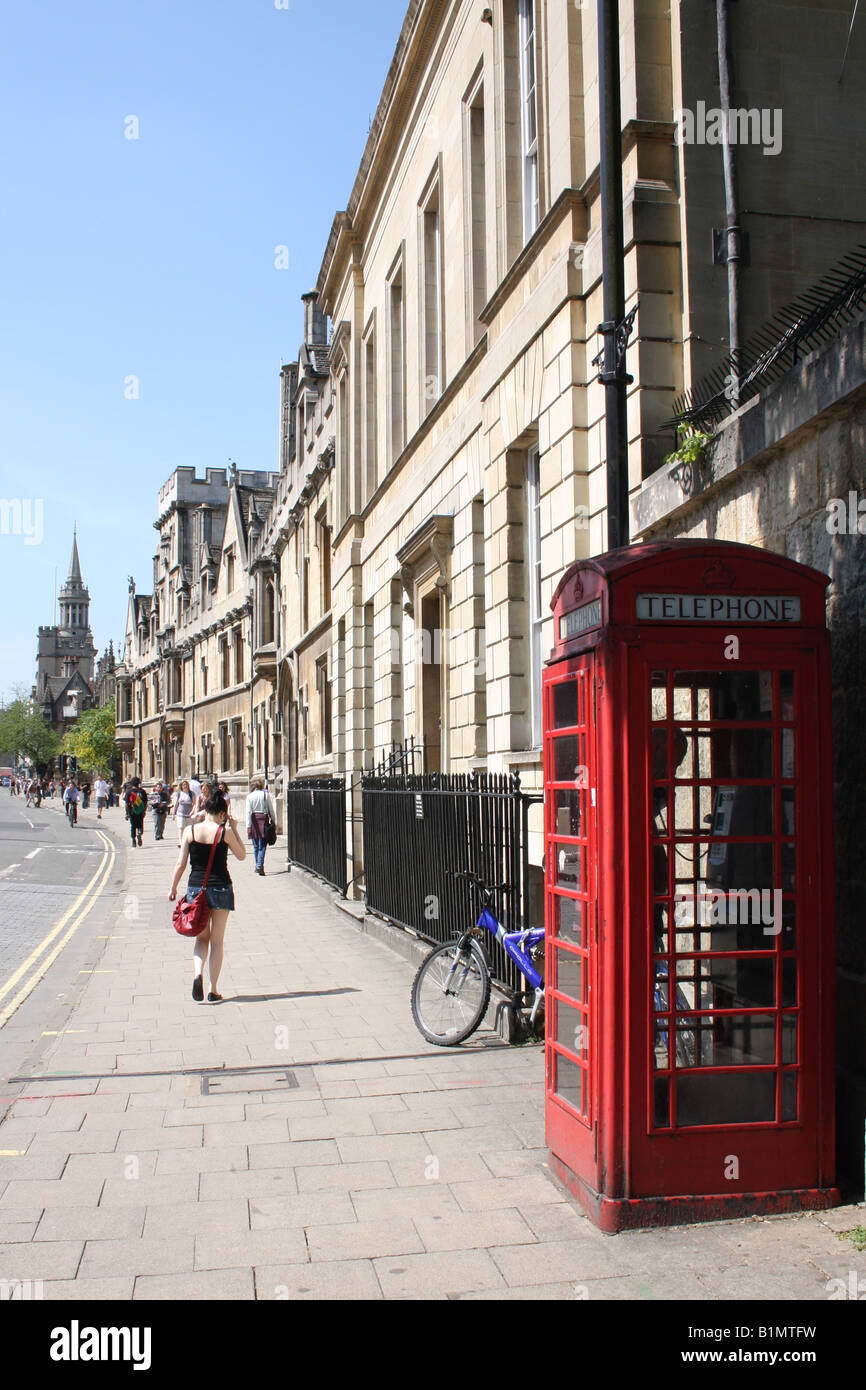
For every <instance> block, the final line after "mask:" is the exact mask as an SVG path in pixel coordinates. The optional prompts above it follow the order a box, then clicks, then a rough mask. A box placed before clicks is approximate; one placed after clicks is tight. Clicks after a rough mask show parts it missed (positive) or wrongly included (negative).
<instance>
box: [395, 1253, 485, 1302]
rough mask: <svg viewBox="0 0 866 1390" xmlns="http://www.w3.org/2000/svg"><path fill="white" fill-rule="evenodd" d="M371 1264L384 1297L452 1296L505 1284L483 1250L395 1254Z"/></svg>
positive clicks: (424, 1297)
mask: <svg viewBox="0 0 866 1390" xmlns="http://www.w3.org/2000/svg"><path fill="white" fill-rule="evenodd" d="M373 1265H374V1268H375V1270H376V1275H377V1277H378V1280H379V1283H380V1284H381V1286H382V1292H383V1294H384V1295H385V1297H386V1298H395V1299H422V1298H423V1299H426V1298H430V1297H436V1296H439V1297H444V1298H453V1297H454V1296H455V1295H456V1294H461V1293H474V1292H476V1291H478V1290H479V1289H497V1288H499V1289H501V1288H504V1287H505V1280H504V1279H503V1278H502V1275H501V1273H500V1271H499V1270H498V1269H497V1267H496V1265H495V1264H494V1263H493V1260H492V1259H491V1257H490V1255H489V1253H488V1252H487V1251H486V1250H457V1251H448V1253H447V1254H442V1253H436V1254H429V1255H396V1256H391V1257H389V1258H386V1259H381V1260H374V1261H373Z"/></svg>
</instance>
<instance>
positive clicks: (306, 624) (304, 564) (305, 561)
mask: <svg viewBox="0 0 866 1390" xmlns="http://www.w3.org/2000/svg"><path fill="white" fill-rule="evenodd" d="M309 628H310V557H309V555H308V554H307V534H306V527H303V528H302V530H301V632H302V633H303V632H308V631H309Z"/></svg>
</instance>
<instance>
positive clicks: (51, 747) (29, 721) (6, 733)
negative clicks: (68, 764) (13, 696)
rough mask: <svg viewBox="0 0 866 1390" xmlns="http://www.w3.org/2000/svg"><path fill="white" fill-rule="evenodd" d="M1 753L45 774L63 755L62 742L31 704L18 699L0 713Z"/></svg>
mask: <svg viewBox="0 0 866 1390" xmlns="http://www.w3.org/2000/svg"><path fill="white" fill-rule="evenodd" d="M0 752H2V753H7V754H9V755H10V756H11V757H13V758H23V759H24V760H25V761H26V762H28V763H32V764H33V766H34V767H35V768H36V769H37V771H38V772H44V771H45V769H46V768H47V767H48V766H49V765H50V764H51V763H52V762H53V761H54V759H55V758H56V757H57V754H58V753H59V752H60V738H59V736H58V735H57V734H55V733H54V731H53V730H52V729H50V728H49V727H48V725H47V724H46V723H45V720H44V719H43V718H42V715H41V714H40V713H39V711H38V710H37V709H34V708H33V707H32V706H31V704H30V702H29V700H23V699H17V700H13V701H12V703H11V704H10V705H6V707H5V708H4V709H2V710H0Z"/></svg>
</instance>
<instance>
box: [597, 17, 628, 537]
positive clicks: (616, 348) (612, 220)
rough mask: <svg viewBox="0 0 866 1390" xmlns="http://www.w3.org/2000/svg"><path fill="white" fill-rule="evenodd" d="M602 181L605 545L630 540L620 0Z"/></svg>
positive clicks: (606, 92) (604, 79)
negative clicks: (605, 480)
mask: <svg viewBox="0 0 866 1390" xmlns="http://www.w3.org/2000/svg"><path fill="white" fill-rule="evenodd" d="M598 99H599V137H600V152H599V181H600V188H601V243H602V292H603V298H604V322H603V323H602V324H600V325H599V330H598V331H599V334H600V335H601V338H602V342H603V346H602V350H601V352H600V353H599V355H598V357H596V358H595V359H594V363H593V365H597V366H600V371H599V374H598V380H599V381H600V382H601V383H602V384H603V386H604V418H605V459H606V464H607V545H608V549H609V550H615V549H617V548H618V547H619V546H621V545H628V539H629V519H628V420H627V410H626V388H627V386H628V385H629V384H630V382H631V381H632V380H633V378H632V377H630V376H628V375H627V373H626V370H625V347H626V344H627V343H628V338H629V336H630V334H631V328H632V326H633V324H634V314H635V310H632V313H631V315H630V316H629V317H630V323H629V322H628V320H626V314H625V267H624V263H623V262H624V247H623V243H624V234H623V216H622V110H621V104H620V63H619V0H598Z"/></svg>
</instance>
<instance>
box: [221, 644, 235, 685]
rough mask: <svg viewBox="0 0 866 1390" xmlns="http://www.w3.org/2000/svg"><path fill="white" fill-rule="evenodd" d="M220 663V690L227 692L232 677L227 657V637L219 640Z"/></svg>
mask: <svg viewBox="0 0 866 1390" xmlns="http://www.w3.org/2000/svg"><path fill="white" fill-rule="evenodd" d="M220 663H221V666H222V683H223V685H222V688H223V690H228V688H229V686H230V685H231V683H232V675H231V662H230V657H229V639H228V638H227V637H221V638H220Z"/></svg>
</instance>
